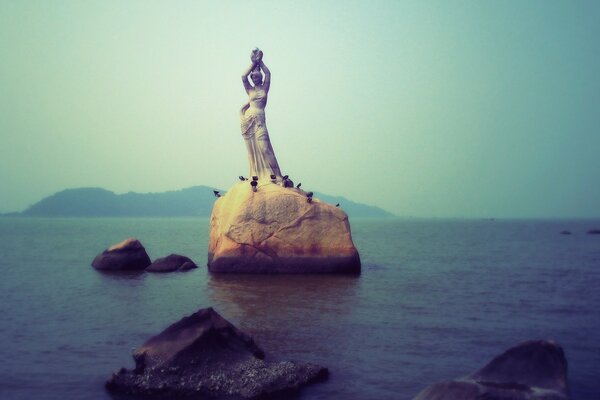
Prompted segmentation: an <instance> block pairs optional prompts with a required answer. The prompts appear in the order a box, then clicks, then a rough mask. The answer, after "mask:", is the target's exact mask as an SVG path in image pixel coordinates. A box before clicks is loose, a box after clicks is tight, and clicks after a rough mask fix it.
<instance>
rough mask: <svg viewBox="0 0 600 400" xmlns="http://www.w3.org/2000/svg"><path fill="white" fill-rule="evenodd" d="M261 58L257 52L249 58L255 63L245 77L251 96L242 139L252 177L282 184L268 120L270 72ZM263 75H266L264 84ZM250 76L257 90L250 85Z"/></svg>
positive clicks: (242, 112)
mask: <svg viewBox="0 0 600 400" xmlns="http://www.w3.org/2000/svg"><path fill="white" fill-rule="evenodd" d="M262 57H263V52H262V51H260V50H259V49H254V50H253V51H252V54H251V55H250V61H251V62H252V63H251V64H250V67H248V68H247V69H246V71H244V74H243V75H242V83H243V84H244V89H246V93H247V94H248V103H246V104H244V106H243V107H242V109H241V110H240V119H241V129H242V137H243V138H244V141H245V142H246V148H247V149H248V162H249V163H250V176H257V177H258V178H259V179H269V180H274V181H278V182H281V170H280V169H279V164H278V163H277V159H276V158H275V153H274V151H273V147H272V146H271V141H270V140H269V132H268V131H267V123H266V117H265V107H266V106H267V94H268V92H269V88H270V86H271V71H270V70H269V68H267V66H266V65H265V64H264V62H263V61H262ZM261 71H263V72H264V73H265V79H264V81H263V75H262V72H261ZM248 75H250V79H251V80H252V83H253V84H254V86H253V85H252V84H250V82H249V81H248Z"/></svg>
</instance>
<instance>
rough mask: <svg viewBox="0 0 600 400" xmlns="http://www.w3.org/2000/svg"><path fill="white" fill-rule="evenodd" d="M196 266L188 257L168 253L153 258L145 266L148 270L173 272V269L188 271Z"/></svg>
mask: <svg viewBox="0 0 600 400" xmlns="http://www.w3.org/2000/svg"><path fill="white" fill-rule="evenodd" d="M197 267H198V266H197V265H196V264H195V263H194V262H193V261H192V260H191V259H189V258H188V257H185V256H181V255H179V254H170V255H168V256H166V257H163V258H159V259H157V260H154V262H153V263H152V264H150V266H148V267H147V268H146V271H148V272H173V271H179V272H182V271H188V270H190V269H193V268H197Z"/></svg>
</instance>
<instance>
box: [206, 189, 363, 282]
mask: <svg viewBox="0 0 600 400" xmlns="http://www.w3.org/2000/svg"><path fill="white" fill-rule="evenodd" d="M208 269H209V270H210V271H211V272H240V273H248V272H250V273H336V272H341V273H359V272H360V257H359V254H358V251H357V250H356V247H355V246H354V243H353V242H352V234H351V232H350V223H349V222H348V215H346V213H345V212H344V211H343V210H341V209H339V208H337V207H334V206H332V205H331V204H327V203H325V202H322V201H319V200H318V199H316V198H315V199H313V200H312V202H309V201H307V196H306V192H304V191H303V190H300V189H295V188H284V187H282V186H280V185H277V184H274V183H271V182H266V181H263V180H259V185H258V190H257V191H256V192H253V191H252V188H251V186H250V184H249V183H248V182H240V183H238V184H236V185H234V186H233V187H232V188H231V189H230V190H229V191H228V192H227V193H226V194H225V195H224V196H222V197H220V198H219V199H217V201H216V202H215V205H214V207H213V211H212V216H211V221H210V244H209V249H208Z"/></svg>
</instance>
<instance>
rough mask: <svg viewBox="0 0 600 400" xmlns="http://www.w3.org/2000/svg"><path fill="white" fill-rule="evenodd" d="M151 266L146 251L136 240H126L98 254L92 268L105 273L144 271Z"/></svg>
mask: <svg viewBox="0 0 600 400" xmlns="http://www.w3.org/2000/svg"><path fill="white" fill-rule="evenodd" d="M150 264H151V261H150V257H148V253H146V249H145V248H144V246H142V244H141V243H140V241H139V240H137V239H135V238H129V239H125V240H124V241H122V242H121V243H117V244H115V245H113V246H111V247H109V248H108V249H106V250H104V251H103V252H102V253H100V254H98V255H97V256H96V258H94V261H92V267H94V268H96V269H98V270H103V271H132V270H143V269H144V268H146V267H147V266H148V265H150Z"/></svg>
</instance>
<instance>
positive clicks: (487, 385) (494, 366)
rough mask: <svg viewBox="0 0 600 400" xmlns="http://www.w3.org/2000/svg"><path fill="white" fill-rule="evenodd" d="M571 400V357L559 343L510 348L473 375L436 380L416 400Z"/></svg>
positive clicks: (524, 344) (531, 344)
mask: <svg viewBox="0 0 600 400" xmlns="http://www.w3.org/2000/svg"><path fill="white" fill-rule="evenodd" d="M479 399H485V400H568V399H569V395H568V384H567V360H566V358H565V354H564V352H563V349H562V348H561V347H560V346H559V345H558V344H556V343H554V342H550V341H545V340H532V341H528V342H524V343H521V344H519V345H517V346H515V347H512V348H510V349H509V350H507V351H506V352H504V353H503V354H501V355H499V356H497V357H496V358H494V359H493V360H492V361H491V362H490V363H489V364H487V365H486V366H485V367H483V368H482V369H480V370H479V371H477V372H474V373H472V374H471V375H469V376H467V377H465V378H461V379H455V380H453V381H446V382H440V383H436V384H435V385H431V386H429V387H427V388H426V389H425V390H423V391H422V392H421V393H419V394H418V395H417V397H415V398H414V400H479Z"/></svg>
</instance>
